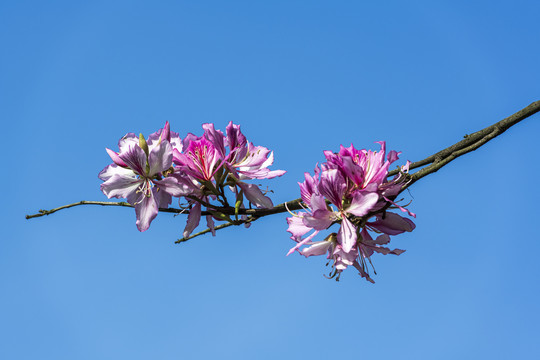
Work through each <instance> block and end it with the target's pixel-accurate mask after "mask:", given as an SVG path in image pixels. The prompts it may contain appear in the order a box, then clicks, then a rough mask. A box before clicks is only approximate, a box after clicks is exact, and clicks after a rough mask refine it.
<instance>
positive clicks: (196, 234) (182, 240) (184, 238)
mask: <svg viewBox="0 0 540 360" xmlns="http://www.w3.org/2000/svg"><path fill="white" fill-rule="evenodd" d="M258 218H259V217H257V216H250V217H248V218H247V219H245V220H237V221H233V222H229V223H226V224H221V225H218V226H215V227H214V231H217V230H221V229H225V228H227V227H229V226H238V225H243V224H249V223H251V222H253V221H255V220H257V219H258ZM211 231H212V230H210V229H204V230H203V231H199V232H198V233H195V234H193V235H190V236H186V237H183V238H181V239H178V240H176V241H175V242H174V243H175V244H180V243H183V242H186V241H188V240H190V239H193V238H194V237H197V236H201V235H204V234H208V233H209V232H211Z"/></svg>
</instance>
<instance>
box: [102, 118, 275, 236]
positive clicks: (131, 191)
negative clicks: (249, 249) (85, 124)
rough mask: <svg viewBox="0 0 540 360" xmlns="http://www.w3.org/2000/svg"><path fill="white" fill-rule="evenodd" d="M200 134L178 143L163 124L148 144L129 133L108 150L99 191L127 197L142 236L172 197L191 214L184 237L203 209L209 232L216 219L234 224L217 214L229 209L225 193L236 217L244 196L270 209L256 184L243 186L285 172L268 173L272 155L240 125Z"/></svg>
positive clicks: (208, 128) (206, 128) (207, 128)
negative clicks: (107, 161) (248, 139)
mask: <svg viewBox="0 0 540 360" xmlns="http://www.w3.org/2000/svg"><path fill="white" fill-rule="evenodd" d="M203 129H204V134H203V135H202V136H200V137H199V136H196V135H193V134H191V133H190V134H187V136H186V137H185V138H184V139H183V140H182V139H180V137H179V135H178V133H175V132H172V131H171V130H170V125H169V123H168V122H167V123H166V124H165V126H164V127H163V129H160V130H159V131H157V132H155V133H153V134H152V135H150V136H149V137H148V139H145V138H144V136H143V135H142V134H141V135H140V136H136V135H135V134H133V133H128V134H126V135H125V136H124V137H122V138H121V139H120V141H119V143H118V148H119V151H118V152H115V151H113V150H110V149H106V150H107V153H108V154H109V156H110V157H111V159H112V161H113V164H111V165H108V166H107V167H105V169H103V170H102V171H101V172H100V174H99V178H100V179H101V180H103V181H104V182H103V183H102V184H101V191H102V192H103V193H104V194H105V195H106V196H107V197H108V198H113V197H114V198H125V199H127V201H128V202H129V203H130V204H131V205H133V206H134V207H135V213H136V215H137V223H136V224H137V228H138V229H139V230H140V231H145V230H147V229H148V228H149V226H150V223H151V222H152V220H154V219H155V217H156V216H157V214H158V212H159V208H167V207H168V206H169V205H170V204H171V202H172V198H173V197H176V198H179V200H180V199H181V198H183V199H184V200H185V201H186V203H185V204H184V205H183V207H185V208H186V210H187V209H189V216H188V220H187V224H186V227H185V229H184V233H183V235H184V237H187V236H189V235H190V234H191V232H192V231H193V230H194V229H195V228H196V227H197V226H198V224H199V222H200V218H201V215H202V206H205V207H206V209H205V210H206V213H207V214H209V215H207V216H206V221H207V225H208V227H209V228H210V229H211V230H212V232H214V219H215V220H227V221H232V220H231V219H230V218H229V217H228V215H225V214H223V213H220V211H219V210H220V209H223V208H227V207H229V201H228V198H227V194H226V192H225V189H229V190H230V191H231V192H232V194H233V196H234V204H235V205H234V207H235V209H236V212H238V209H240V208H244V207H245V205H244V197H245V198H246V199H247V200H248V201H249V202H250V203H251V204H253V205H255V206H256V207H258V208H268V207H272V206H273V204H272V201H271V200H270V198H269V197H267V196H266V195H265V194H264V193H263V192H262V191H261V190H260V189H259V187H258V186H257V185H255V184H253V183H248V182H246V181H247V180H251V179H270V178H273V177H276V176H281V175H283V174H284V173H285V171H283V170H274V171H271V170H269V169H268V167H269V166H270V165H272V163H273V161H274V157H273V153H272V152H270V150H268V149H267V148H265V147H262V146H255V145H253V144H252V143H250V142H248V141H247V139H246V137H245V136H244V134H242V132H241V131H240V126H239V125H234V124H233V123H232V122H231V123H229V125H228V126H227V128H226V134H223V132H222V131H220V130H216V129H215V128H214V125H213V124H204V125H203ZM229 196H231V195H230V194H229ZM216 202H218V203H219V205H216V204H215V203H216Z"/></svg>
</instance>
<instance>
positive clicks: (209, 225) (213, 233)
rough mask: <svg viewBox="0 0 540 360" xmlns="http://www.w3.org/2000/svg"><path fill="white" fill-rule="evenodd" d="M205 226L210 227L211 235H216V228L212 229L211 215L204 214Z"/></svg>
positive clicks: (212, 220)
mask: <svg viewBox="0 0 540 360" xmlns="http://www.w3.org/2000/svg"><path fill="white" fill-rule="evenodd" d="M206 226H208V228H209V229H210V232H211V233H212V236H216V230H215V229H214V219H212V215H206Z"/></svg>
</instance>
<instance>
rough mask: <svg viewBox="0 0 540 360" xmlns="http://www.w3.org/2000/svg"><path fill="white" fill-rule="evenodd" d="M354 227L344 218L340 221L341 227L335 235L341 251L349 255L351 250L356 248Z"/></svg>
mask: <svg viewBox="0 0 540 360" xmlns="http://www.w3.org/2000/svg"><path fill="white" fill-rule="evenodd" d="M356 240H357V234H356V227H355V226H354V225H353V223H352V222H350V221H349V219H347V217H346V216H344V217H343V219H342V220H341V227H340V228H339V232H338V234H337V241H338V243H339V244H341V246H342V247H343V251H345V252H346V253H349V252H350V251H351V250H352V249H353V248H355V247H356Z"/></svg>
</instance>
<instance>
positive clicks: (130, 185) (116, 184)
mask: <svg viewBox="0 0 540 360" xmlns="http://www.w3.org/2000/svg"><path fill="white" fill-rule="evenodd" d="M132 173H133V172H132ZM142 183H143V180H141V179H137V178H136V177H135V175H133V176H127V175H125V174H114V175H113V176H112V177H110V178H109V179H108V180H107V181H105V182H104V183H103V184H101V191H102V192H103V193H104V194H105V195H106V196H107V197H108V198H109V199H110V198H113V197H115V198H127V197H128V196H130V194H132V193H135V192H136V191H137V189H138V188H139V186H140V185H141V184H142Z"/></svg>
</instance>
